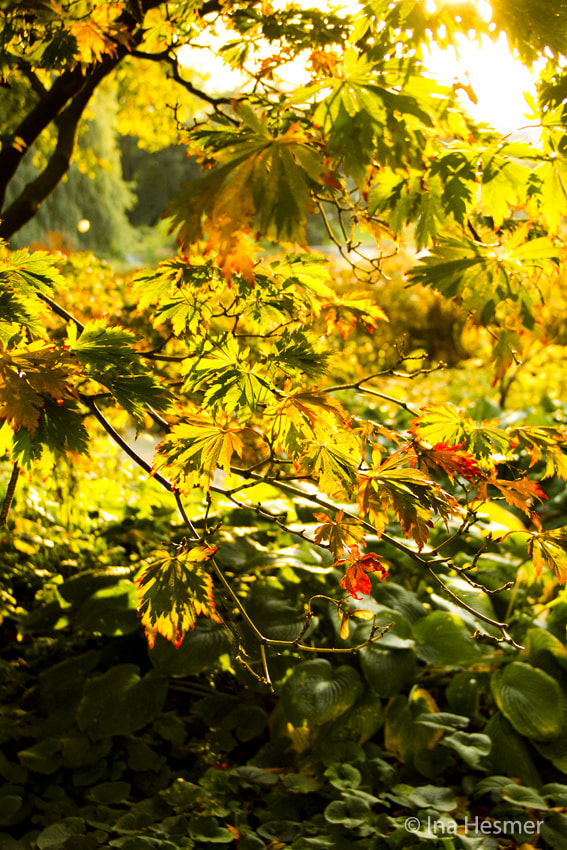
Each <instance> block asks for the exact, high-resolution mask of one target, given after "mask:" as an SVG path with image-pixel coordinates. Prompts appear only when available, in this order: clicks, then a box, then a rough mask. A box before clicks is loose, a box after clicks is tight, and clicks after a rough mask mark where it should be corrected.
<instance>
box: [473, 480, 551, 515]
mask: <svg viewBox="0 0 567 850" xmlns="http://www.w3.org/2000/svg"><path fill="white" fill-rule="evenodd" d="M489 484H491V485H492V486H493V487H496V489H497V490H499V491H500V493H502V495H503V496H504V499H505V500H506V502H507V503H508V504H509V505H512V506H513V507H514V508H518V510H520V511H522V513H524V514H526V515H527V516H529V517H530V519H531V520H532V522H533V523H534V525H535V526H536V527H541V522H540V519H539V517H538V515H537V514H536V513H535V511H534V510H533V507H534V502H535V500H537V501H538V502H540V503H542V504H543V500H544V499H547V496H546V494H545V493H544V492H543V490H542V489H541V487H540V486H539V484H538V483H537V481H532V480H531V479H530V478H528V477H527V475H524V476H522V478H518V479H516V480H515V481H514V480H512V481H509V480H508V479H506V478H497V477H496V474H495V473H492V475H491V476H490V477H489V478H487V479H486V480H485V481H483V482H482V483H481V484H480V485H479V487H478V488H477V498H479V499H481V500H482V501H486V500H487V498H488V497H487V487H488V485H489Z"/></svg>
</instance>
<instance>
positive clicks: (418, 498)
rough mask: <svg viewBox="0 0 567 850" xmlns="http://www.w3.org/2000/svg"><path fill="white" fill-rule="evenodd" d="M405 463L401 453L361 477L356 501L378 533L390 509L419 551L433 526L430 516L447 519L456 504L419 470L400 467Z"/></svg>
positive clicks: (452, 513) (396, 453)
mask: <svg viewBox="0 0 567 850" xmlns="http://www.w3.org/2000/svg"><path fill="white" fill-rule="evenodd" d="M407 460H408V458H407V456H406V455H405V453H404V452H395V453H394V454H392V455H390V457H389V458H387V459H386V460H385V461H384V463H383V464H382V465H381V466H379V467H378V469H377V470H376V471H375V472H373V474H372V475H371V476H361V479H360V480H361V484H360V487H359V494H358V500H359V504H360V507H361V511H362V512H363V513H364V514H369V515H370V517H371V518H372V521H373V522H374V523H375V524H376V530H377V532H378V534H381V533H382V531H383V529H384V525H385V512H386V511H387V509H388V508H391V509H392V510H393V511H394V513H395V514H396V516H397V518H398V520H399V522H400V524H401V526H402V530H403V532H404V534H405V535H406V536H408V537H409V536H410V535H411V536H412V537H413V539H414V540H415V541H416V543H417V544H418V546H419V548H420V549H421V548H423V546H424V545H425V543H426V542H427V538H428V536H429V529H431V528H432V527H433V523H432V521H431V516H432V514H433V513H437V514H438V515H439V516H441V517H442V518H443V519H448V518H449V517H451V516H453V515H454V513H455V510H456V508H457V503H456V501H455V499H454V498H453V497H452V496H450V495H449V494H448V493H446V492H445V491H444V490H442V489H441V487H440V486H439V485H438V484H435V483H434V482H433V481H431V480H430V479H429V478H428V477H427V476H426V475H425V474H424V473H423V472H422V471H421V470H419V469H407V468H404V467H401V464H403V463H406V462H407Z"/></svg>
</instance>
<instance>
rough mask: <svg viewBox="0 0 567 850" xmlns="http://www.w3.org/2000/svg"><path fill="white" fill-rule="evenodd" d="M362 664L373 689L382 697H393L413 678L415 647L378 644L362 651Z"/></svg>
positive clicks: (363, 671)
mask: <svg viewBox="0 0 567 850" xmlns="http://www.w3.org/2000/svg"><path fill="white" fill-rule="evenodd" d="M359 655H360V666H361V669H362V673H363V675H364V678H365V679H366V681H367V683H368V686H369V687H370V689H371V691H373V692H374V693H376V694H378V695H379V696H381V697H393V696H396V694H398V693H399V692H400V691H401V689H402V688H403V687H404V685H406V684H407V683H408V682H409V681H410V680H411V678H412V675H413V672H414V670H415V665H416V656H415V650H413V649H381V648H380V646H378V645H377V644H370V645H369V646H364V647H363V648H362V649H361V650H360V651H359Z"/></svg>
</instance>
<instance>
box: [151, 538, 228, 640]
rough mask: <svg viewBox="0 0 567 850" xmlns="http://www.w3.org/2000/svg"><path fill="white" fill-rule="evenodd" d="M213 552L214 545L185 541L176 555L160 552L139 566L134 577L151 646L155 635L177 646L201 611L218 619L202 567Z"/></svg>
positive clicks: (211, 593)
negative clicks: (209, 546) (190, 543)
mask: <svg viewBox="0 0 567 850" xmlns="http://www.w3.org/2000/svg"><path fill="white" fill-rule="evenodd" d="M215 552H216V547H212V548H207V547H205V546H196V547H194V548H192V549H190V548H189V547H188V545H187V544H186V543H185V542H184V543H183V544H182V545H181V546H180V548H179V551H178V552H177V554H176V555H174V556H171V555H169V554H167V553H163V554H162V555H161V557H156V558H155V559H154V560H152V561H150V562H149V563H148V564H146V565H145V566H144V567H143V568H142V570H141V572H140V573H139V574H138V576H137V578H136V582H137V583H138V586H139V593H138V596H139V616H140V618H141V621H142V625H143V626H144V629H145V632H146V636H147V639H148V644H149V646H150V648H151V647H152V646H153V645H154V641H155V636H156V634H160V635H162V636H163V637H164V638H166V640H169V641H171V642H172V643H173V644H174V645H175V646H176V647H178V646H180V645H181V643H182V641H183V638H184V637H185V635H186V634H187V632H188V631H189V629H193V628H195V621H196V619H197V617H198V616H199V615H200V614H203V615H204V616H206V617H210V618H211V620H214V622H215V623H219V622H220V619H219V617H218V615H217V613H216V611H215V603H214V600H213V581H212V578H211V576H210V575H209V573H208V572H207V571H206V570H205V569H204V568H203V566H201V565H202V564H203V563H204V562H205V561H208V560H209V559H210V558H211V557H212V555H213V554H214V553H215Z"/></svg>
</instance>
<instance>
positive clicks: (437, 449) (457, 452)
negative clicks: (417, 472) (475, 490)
mask: <svg viewBox="0 0 567 850" xmlns="http://www.w3.org/2000/svg"><path fill="white" fill-rule="evenodd" d="M414 448H415V451H416V454H417V458H418V464H419V468H420V469H423V468H424V467H425V470H426V471H427V472H435V470H436V469H442V470H443V472H446V473H447V475H448V476H449V478H450V479H451V482H452V481H453V480H454V476H455V475H460V476H461V478H466V480H467V481H474V479H475V478H479V477H481V476H482V475H483V472H482V469H481V468H480V466H479V465H478V463H477V461H476V460H475V458H474V456H473V455H472V454H471V453H470V452H467V451H463V443H460V444H459V445H457V446H451V445H449V444H448V443H446V442H445V443H435V445H434V446H431V448H430V449H428V448H425V446H422V445H420V444H419V443H414Z"/></svg>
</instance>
